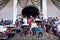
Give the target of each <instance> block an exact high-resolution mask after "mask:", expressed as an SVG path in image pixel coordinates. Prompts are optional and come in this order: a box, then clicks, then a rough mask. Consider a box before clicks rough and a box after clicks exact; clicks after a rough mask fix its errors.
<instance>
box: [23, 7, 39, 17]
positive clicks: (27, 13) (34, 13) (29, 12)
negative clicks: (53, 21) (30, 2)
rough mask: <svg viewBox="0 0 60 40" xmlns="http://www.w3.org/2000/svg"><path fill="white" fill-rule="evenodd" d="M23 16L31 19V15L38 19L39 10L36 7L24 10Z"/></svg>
mask: <svg viewBox="0 0 60 40" xmlns="http://www.w3.org/2000/svg"><path fill="white" fill-rule="evenodd" d="M22 15H25V16H27V17H30V15H32V16H33V17H36V16H37V15H39V10H38V8H36V7H33V6H28V7H25V8H24V9H23V10H22Z"/></svg>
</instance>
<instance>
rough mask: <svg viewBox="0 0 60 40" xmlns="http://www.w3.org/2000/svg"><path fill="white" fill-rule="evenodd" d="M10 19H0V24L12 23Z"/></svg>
mask: <svg viewBox="0 0 60 40" xmlns="http://www.w3.org/2000/svg"><path fill="white" fill-rule="evenodd" d="M12 22H13V21H12V20H9V19H8V20H4V19H1V21H0V25H10V24H12Z"/></svg>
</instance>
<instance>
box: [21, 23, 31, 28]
mask: <svg viewBox="0 0 60 40" xmlns="http://www.w3.org/2000/svg"><path fill="white" fill-rule="evenodd" d="M21 27H28V28H29V27H30V25H29V24H22V25H21Z"/></svg>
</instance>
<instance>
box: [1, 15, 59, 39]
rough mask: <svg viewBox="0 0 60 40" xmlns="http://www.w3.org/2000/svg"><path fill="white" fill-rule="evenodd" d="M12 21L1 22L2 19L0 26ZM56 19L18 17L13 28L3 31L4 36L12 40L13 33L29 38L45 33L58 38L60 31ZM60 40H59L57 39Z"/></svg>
mask: <svg viewBox="0 0 60 40" xmlns="http://www.w3.org/2000/svg"><path fill="white" fill-rule="evenodd" d="M9 22H12V21H9V20H7V21H5V22H4V21H3V19H2V20H1V21H0V23H1V24H4V23H8V24H10V23H9ZM57 26H58V18H57V17H54V18H52V17H49V18H48V19H47V20H46V19H43V17H42V18H40V17H38V16H37V17H36V18H34V17H33V16H30V17H29V18H27V17H26V16H23V17H19V18H18V19H16V21H15V24H14V27H12V28H10V27H9V28H7V31H4V35H5V36H8V38H12V37H13V36H14V34H15V33H20V35H22V36H24V35H25V36H26V35H27V36H30V35H33V36H34V35H36V34H37V32H38V33H39V34H38V35H39V36H43V33H44V32H47V33H49V34H51V35H55V36H58V37H60V31H58V28H57ZM59 40H60V39H59Z"/></svg>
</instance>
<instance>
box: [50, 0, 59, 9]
mask: <svg viewBox="0 0 60 40" xmlns="http://www.w3.org/2000/svg"><path fill="white" fill-rule="evenodd" d="M51 1H52V3H53V4H54V5H55V6H56V7H57V8H59V9H60V0H51Z"/></svg>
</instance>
